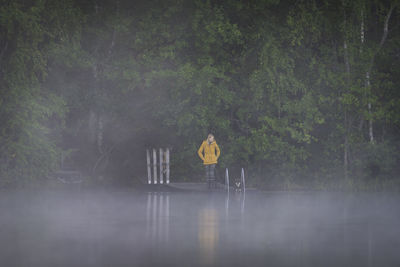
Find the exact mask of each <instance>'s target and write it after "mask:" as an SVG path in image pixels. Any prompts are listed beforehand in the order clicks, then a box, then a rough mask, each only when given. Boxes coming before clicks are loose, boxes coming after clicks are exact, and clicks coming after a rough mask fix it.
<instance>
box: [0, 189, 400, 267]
mask: <svg viewBox="0 0 400 267" xmlns="http://www.w3.org/2000/svg"><path fill="white" fill-rule="evenodd" d="M399 206H400V196H399V195H398V194H383V193H359V194H345V193H321V192H318V193H315V192H307V193H306V192H263V193H261V192H247V193H246V195H245V196H244V195H241V194H235V193H231V194H230V195H227V194H225V193H216V192H213V193H212V192H210V193H181V192H170V193H168V192H135V191H81V192H73V191H58V192H55V191H51V192H50V191H46V192H1V194H0V216H1V217H0V237H1V238H0V262H1V266H399V265H400V253H399V251H400V227H399V226H400V209H399Z"/></svg>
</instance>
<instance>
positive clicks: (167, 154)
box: [165, 148, 169, 184]
mask: <svg viewBox="0 0 400 267" xmlns="http://www.w3.org/2000/svg"><path fill="white" fill-rule="evenodd" d="M165 161H166V166H165V167H166V171H167V172H166V179H167V181H166V182H167V184H169V148H167V151H166V152H165Z"/></svg>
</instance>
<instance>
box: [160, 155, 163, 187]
mask: <svg viewBox="0 0 400 267" xmlns="http://www.w3.org/2000/svg"><path fill="white" fill-rule="evenodd" d="M163 154H164V153H163V150H162V148H160V184H163V183H164V181H163V180H164V178H163V171H164V168H163V162H164V160H163V158H164V157H163Z"/></svg>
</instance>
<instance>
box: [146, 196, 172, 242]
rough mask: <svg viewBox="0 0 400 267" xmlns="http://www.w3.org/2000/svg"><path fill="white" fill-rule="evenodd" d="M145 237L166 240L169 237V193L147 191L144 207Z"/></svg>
mask: <svg viewBox="0 0 400 267" xmlns="http://www.w3.org/2000/svg"><path fill="white" fill-rule="evenodd" d="M146 238H147V239H148V240H154V241H158V242H160V241H164V242H167V241H168V239H169V195H168V194H164V193H148V195H147V208H146Z"/></svg>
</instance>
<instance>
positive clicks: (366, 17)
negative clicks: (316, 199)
mask: <svg viewBox="0 0 400 267" xmlns="http://www.w3.org/2000/svg"><path fill="white" fill-rule="evenodd" d="M399 26H400V3H399V1H388V0H387V1H384V0H355V1H353V0H340V1H339V0H337V1H316V0H315V1H308V0H307V1H306V0H304V1H301V0H300V1H299V0H297V1H294V0H293V1H279V0H253V1H244V0H225V1H212V0H197V1H182V0H152V1H130V0H120V1H114V0H79V1H78V0H52V1H49V0H0V123H1V130H0V187H24V186H27V185H39V186H40V185H43V184H44V183H46V182H48V180H49V179H50V178H51V173H53V172H54V171H56V170H58V169H60V159H61V158H63V160H64V159H65V161H66V162H68V164H69V165H70V168H73V169H75V170H79V171H80V172H82V173H83V174H84V177H85V184H86V185H87V186H91V185H96V184H103V185H106V186H108V185H110V186H111V185H125V186H127V185H129V186H135V185H138V184H140V181H141V180H143V178H145V177H146V148H153V147H155V148H159V147H169V148H170V149H171V157H172V159H171V160H172V162H171V179H175V180H180V181H190V180H194V181H197V180H199V179H202V175H203V168H202V164H201V161H200V159H199V158H198V156H197V153H196V152H197V149H198V147H199V146H200V144H201V142H202V141H203V140H204V139H205V138H206V136H207V134H208V133H210V132H211V133H213V134H214V135H215V137H216V140H217V142H218V144H219V146H220V148H221V157H220V160H219V164H218V169H219V172H220V173H221V172H223V169H224V168H225V167H229V168H230V169H232V170H234V169H235V168H236V169H238V168H241V167H244V168H245V170H246V173H247V176H248V178H247V181H248V183H249V184H250V185H252V186H256V187H259V188H266V189H288V190H294V189H304V188H309V189H322V190H325V189H330V190H385V189H395V190H398V189H399V188H400V177H399V173H400V155H399V151H400V27H399Z"/></svg>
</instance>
